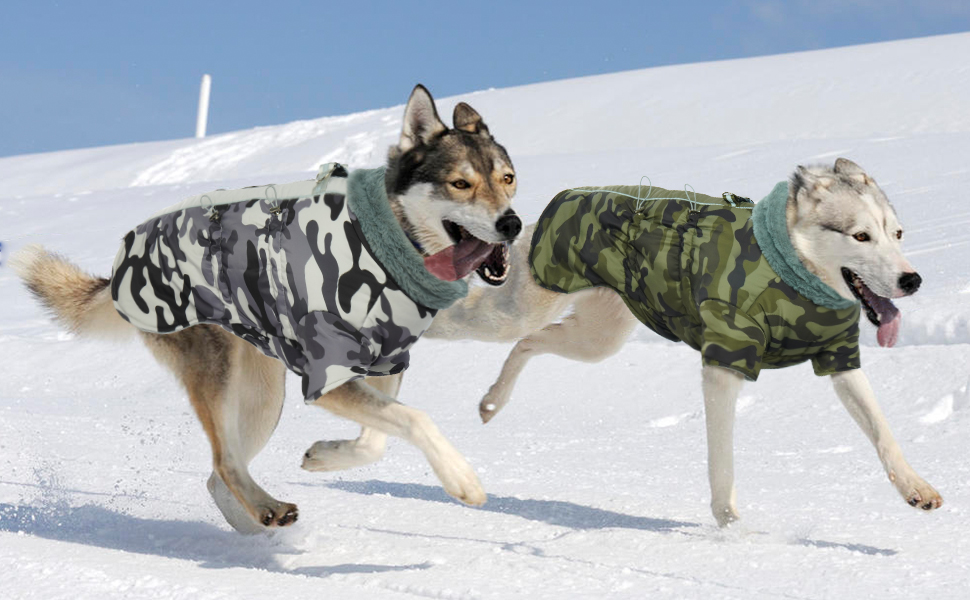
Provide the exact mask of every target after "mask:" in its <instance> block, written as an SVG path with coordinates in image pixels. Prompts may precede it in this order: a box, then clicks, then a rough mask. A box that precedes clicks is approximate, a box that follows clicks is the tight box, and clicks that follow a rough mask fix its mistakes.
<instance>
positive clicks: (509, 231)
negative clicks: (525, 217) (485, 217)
mask: <svg viewBox="0 0 970 600" xmlns="http://www.w3.org/2000/svg"><path fill="white" fill-rule="evenodd" d="M495 229H496V230H497V231H498V232H499V233H501V234H502V235H504V236H505V239H507V240H511V239H514V238H515V236H517V235H519V232H520V231H522V220H521V219H519V215H517V214H515V211H514V210H512V209H511V208H510V209H508V210H507V211H505V213H504V214H503V215H502V216H501V217H499V218H498V221H496V222H495Z"/></svg>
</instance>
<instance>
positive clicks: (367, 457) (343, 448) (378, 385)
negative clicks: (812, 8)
mask: <svg viewBox="0 0 970 600" xmlns="http://www.w3.org/2000/svg"><path fill="white" fill-rule="evenodd" d="M403 376H404V373H398V374H397V375H387V376H384V377H368V378H367V379H365V380H364V383H365V384H366V385H369V386H371V387H373V388H374V389H376V390H378V391H381V392H383V393H385V394H387V395H388V396H390V397H391V398H395V399H396V398H397V394H398V391H400V389H401V379H402V377H403ZM386 448H387V434H386V433H384V432H383V431H380V430H378V429H374V428H373V427H366V426H364V427H361V428H360V435H359V436H358V437H357V439H353V440H321V441H319V442H316V443H315V444H313V445H312V446H310V448H309V449H308V450H307V451H306V452H305V453H304V454H303V465H302V467H303V468H304V469H306V470H307V471H340V470H343V469H352V468H354V467H360V466H363V465H367V464H370V463H373V462H377V461H379V460H380V459H381V457H382V456H384V450H385V449H386Z"/></svg>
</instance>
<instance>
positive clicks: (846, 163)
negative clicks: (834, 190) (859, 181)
mask: <svg viewBox="0 0 970 600" xmlns="http://www.w3.org/2000/svg"><path fill="white" fill-rule="evenodd" d="M835 172H836V173H838V174H839V175H865V174H866V172H865V171H864V170H863V169H862V167H860V166H859V165H857V164H855V163H854V162H852V161H851V160H849V159H848V158H837V159H835Z"/></svg>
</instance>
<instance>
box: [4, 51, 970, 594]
mask: <svg viewBox="0 0 970 600" xmlns="http://www.w3.org/2000/svg"><path fill="white" fill-rule="evenodd" d="M966 56H970V34H962V35H953V36H943V37H935V38H926V39H919V40H909V41H902V42H893V43H887V44H878V45H870V46H860V47H852V48H841V49H835V50H826V51H819V52H809V53H800V54H790V55H783V56H772V57H763V58H755V59H745V60H737V61H726V62H717V63H704V64H696V65H683V66H676V67H664V68H657V69H649V70H643V71H632V72H627V73H617V74H612V75H604V76H598V77H589V78H583V79H575V80H568V81H559V82H551V83H544V84H537V85H531V86H524V87H520V88H512V89H504V90H490V91H486V92H478V93H474V94H468V95H465V96H461V97H455V98H447V99H441V100H440V102H439V108H440V109H441V110H442V113H443V114H450V111H451V108H452V107H453V106H454V104H455V103H456V102H458V101H460V100H464V101H467V102H469V103H471V104H472V105H473V106H475V107H476V108H477V109H478V110H479V111H480V112H481V113H482V114H483V115H484V117H485V119H486V121H487V122H488V123H489V126H490V128H491V130H492V132H493V133H494V134H495V135H496V137H497V138H498V139H499V140H500V141H501V142H502V143H503V144H505V145H506V147H507V148H508V150H509V152H510V154H511V155H512V157H513V159H514V160H515V162H516V166H517V170H518V173H519V179H520V182H521V183H520V188H519V190H520V191H519V196H518V198H517V199H516V204H517V207H518V210H519V211H520V212H521V213H523V214H524V215H525V216H526V217H529V218H531V219H534V218H535V217H537V216H538V214H539V212H540V211H541V209H542V207H543V206H544V205H545V203H546V202H547V201H548V200H549V199H550V198H551V197H552V196H553V195H554V194H555V193H556V192H558V191H559V190H560V189H563V188H565V187H573V186H577V185H587V184H610V183H625V182H635V181H638V180H639V179H640V176H641V175H649V176H650V177H651V179H652V180H653V182H654V183H656V184H657V185H661V186H664V187H668V188H677V187H680V186H682V185H683V184H685V183H689V184H691V185H692V186H693V187H694V188H695V189H697V190H698V191H704V192H707V193H714V194H718V193H720V192H721V191H725V190H730V191H734V192H737V193H740V194H744V195H749V196H751V197H753V198H760V197H761V196H763V195H765V194H766V193H767V192H768V191H769V190H770V188H771V186H772V185H773V184H774V183H775V182H776V181H778V180H781V179H784V178H785V177H786V176H787V174H788V173H789V172H790V170H791V169H792V168H793V166H794V165H796V164H800V163H801V164H803V163H807V162H822V161H833V160H834V159H835V157H837V156H848V157H850V158H852V159H853V160H855V161H857V162H858V163H860V164H861V165H863V166H864V167H866V168H867V169H868V170H869V172H870V173H871V174H872V175H873V176H874V177H875V178H876V179H877V181H879V183H880V184H881V185H882V186H883V188H884V189H885V190H886V191H887V193H888V194H889V197H890V198H891V199H892V200H893V202H894V204H895V206H896V208H897V210H898V212H899V214H900V217H901V220H902V222H903V224H904V226H905V227H906V231H907V238H906V248H907V251H908V254H909V256H910V257H911V258H912V262H913V263H914V264H915V265H916V266H917V268H918V269H919V271H920V273H921V274H922V275H923V278H924V285H923V288H922V289H921V290H920V292H919V294H917V295H916V296H915V297H913V298H910V299H906V300H903V301H900V302H899V303H898V305H899V307H900V308H901V310H902V311H903V319H904V320H903V332H902V339H901V344H900V346H899V347H897V348H896V349H893V350H883V349H880V348H877V347H871V346H872V345H873V343H872V340H873V339H874V335H873V333H872V331H869V330H867V332H866V336H867V338H866V339H867V341H868V342H869V344H870V345H869V346H867V347H866V348H865V349H864V358H863V361H864V364H865V365H866V369H867V372H868V373H869V374H870V377H871V378H872V380H873V386H874V388H875V390H876V393H877V395H878V396H879V398H880V401H881V403H882V405H883V408H884V410H885V412H886V413H887V415H888V417H889V420H890V423H891V424H892V425H893V426H894V431H895V433H896V435H897V437H898V438H899V440H900V442H901V444H902V445H903V448H904V450H905V451H906V453H907V457H908V459H909V461H910V462H911V463H912V464H913V465H914V466H915V467H916V468H917V470H918V471H920V472H921V473H922V474H923V475H924V476H925V477H926V478H927V479H928V480H929V481H930V482H931V483H933V484H934V485H936V486H937V487H938V489H939V490H940V491H941V492H942V493H943V496H944V499H945V504H944V507H943V508H942V509H941V510H940V511H937V512H936V513H933V514H922V513H919V512H917V511H914V510H912V509H910V508H909V507H908V506H906V505H905V504H904V503H903V502H902V500H901V499H900V498H899V497H898V496H897V495H896V493H895V491H894V490H893V489H892V488H891V486H890V485H889V483H888V482H886V481H885V476H884V475H883V474H882V472H881V468H880V466H879V464H878V461H877V459H876V456H875V453H874V451H873V450H872V448H871V447H870V446H869V443H868V441H867V440H866V439H865V438H864V437H863V435H862V434H861V433H860V432H859V431H858V430H857V428H856V427H855V425H854V423H853V422H852V420H851V419H850V418H849V417H848V416H847V415H846V414H845V411H844V410H843V409H842V407H841V406H840V405H839V403H838V401H837V399H836V398H835V396H834V394H833V393H832V392H831V390H830V389H829V388H828V385H827V382H826V381H824V380H821V379H817V378H815V377H814V375H812V373H811V369H810V368H808V367H805V366H804V365H803V366H802V367H798V368H793V369H788V370H785V371H781V372H766V373H765V374H764V375H763V376H762V380H761V381H759V383H758V384H757V385H751V386H749V387H747V388H746V389H745V391H744V392H743V398H742V402H741V407H742V408H741V412H740V415H739V420H738V429H737V442H736V449H737V469H738V473H737V476H738V485H739V505H740V507H741V510H742V514H743V516H744V522H743V523H744V524H743V525H742V526H741V527H739V528H737V529H735V530H732V531H728V532H721V531H718V530H717V529H716V528H715V527H713V525H712V518H711V517H710V514H709V510H708V508H707V502H708V490H707V482H706V473H705V449H704V443H703V441H704V425H703V417H702V413H701V405H702V403H701V399H700V386H699V384H698V382H697V374H698V373H697V363H696V356H694V355H693V353H692V351H691V350H690V349H689V348H686V347H685V346H683V345H679V346H677V345H671V344H666V343H664V342H662V341H660V340H659V339H658V338H657V337H656V336H652V335H648V334H647V333H643V332H641V333H638V334H636V335H635V336H634V338H633V340H632V341H631V342H630V343H628V344H627V346H626V347H625V348H624V350H623V351H622V352H621V353H620V354H619V355H617V356H615V357H613V358H612V359H610V360H608V361H606V362H604V363H602V364H600V365H584V364H576V363H571V362H568V361H565V360H563V359H558V358H552V357H542V358H539V359H536V360H535V362H534V363H533V364H531V365H530V366H529V368H528V369H527V370H526V372H525V374H524V375H523V378H522V380H521V384H520V386H519V387H518V388H517V391H516V394H515V398H514V400H513V402H512V404H511V405H510V406H509V407H508V408H506V409H505V411H504V412H503V413H502V415H501V416H500V417H498V418H497V419H495V421H493V422H492V423H491V424H489V425H488V426H487V427H483V426H481V425H480V423H479V422H478V419H477V413H476V406H477V401H478V399H479V398H480V397H481V395H482V393H484V391H485V390H486V389H487V387H488V384H489V383H490V382H491V379H492V378H493V377H494V376H495V374H496V373H497V371H498V368H499V366H500V365H501V361H502V360H503V358H504V356H505V353H506V352H507V351H508V348H507V347H505V346H502V345H487V344H481V343H472V342H462V343H451V344H448V343H443V342H438V341H435V340H425V341H423V342H422V343H421V344H419V345H418V347H417V348H416V350H415V351H414V352H413V361H412V365H413V366H412V368H411V370H410V371H409V373H408V375H407V377H406V378H405V386H404V389H403V391H402V400H403V401H405V402H407V403H409V404H413V405H416V406H418V407H420V408H422V409H425V410H427V411H428V412H429V413H430V414H431V415H432V417H433V418H434V419H435V420H436V422H437V423H438V424H439V426H440V427H441V429H442V430H443V431H444V432H445V433H446V434H447V435H448V436H449V437H450V438H451V439H452V440H453V441H454V442H455V444H456V445H457V446H458V447H459V449H461V450H462V451H463V452H464V453H465V454H466V456H467V457H468V458H469V460H470V461H471V462H472V464H474V465H475V466H476V467H477V468H478V470H479V472H480V476H481V479H482V481H483V483H484V485H485V487H486V489H487V490H488V491H489V493H490V497H489V502H488V503H487V504H486V505H485V507H484V508H483V509H469V508H467V507H463V506H461V505H459V504H457V503H455V502H453V501H451V500H449V499H448V498H447V496H446V495H445V494H444V492H443V491H441V490H440V488H439V487H438V486H437V483H436V480H435V478H434V476H433V474H432V473H431V472H430V469H429V468H428V467H427V465H426V463H425V462H424V460H423V458H422V457H421V456H420V454H419V453H418V452H417V451H416V450H414V449H413V448H411V447H409V446H407V445H406V444H404V443H399V442H398V443H394V442H392V444H391V447H390V449H389V452H388V456H387V457H386V458H385V459H384V460H383V461H382V462H380V463H378V464H376V465H373V466H369V467H365V468H360V469H357V470H354V471H348V472H344V473H337V474H329V475H327V474H311V473H306V472H304V471H301V470H300V469H299V458H300V456H301V454H302V452H303V450H305V449H306V447H308V446H309V445H310V444H311V443H312V442H313V441H315V440H317V439H329V438H336V437H347V436H351V435H353V434H354V433H355V430H354V427H353V426H351V425H350V424H347V423H345V422H342V421H339V420H337V419H335V418H333V417H331V416H328V415H326V414H324V413H323V412H322V411H319V410H318V409H315V408H308V407H305V406H303V405H302V403H301V402H300V401H299V393H298V385H295V384H296V382H295V380H294V381H293V382H291V383H293V384H294V385H291V386H290V387H291V393H290V396H291V398H290V400H289V402H288V403H287V406H286V408H285V410H284V414H283V418H282V421H281V423H280V426H279V429H278V431H277V435H276V436H275V437H274V438H273V440H271V442H270V444H269V445H268V447H267V448H266V450H264V451H263V453H262V454H261V455H260V456H259V457H258V458H257V459H256V461H255V462H254V466H253V471H254V474H255V476H256V478H257V479H258V480H259V481H260V482H261V483H263V484H264V486H265V487H266V488H267V489H268V490H269V491H270V492H271V493H273V494H274V495H276V496H277V497H279V498H281V499H285V500H288V501H294V502H296V503H297V504H299V505H300V508H301V519H300V521H299V522H298V523H297V525H296V526H294V527H293V528H291V529H290V530H287V531H284V532H281V533H280V534H278V535H276V536H274V537H271V538H242V537H240V536H238V535H236V534H235V533H233V532H231V531H230V530H229V528H228V526H227V525H225V524H224V523H223V522H222V520H221V518H220V516H219V515H218V513H217V511H216V509H215V508H214V507H213V506H212V505H211V502H210V500H209V498H208V494H207V493H206V492H205V489H204V485H203V483H204V480H205V477H206V476H207V475H208V472H209V455H208V449H207V444H206V443H205V440H204V437H203V435H202V432H201V429H200V427H199V426H198V425H197V424H196V422H195V420H194V417H192V415H191V414H190V409H189V406H188V403H187V400H186V399H185V397H184V394H183V393H182V391H181V390H180V389H179V388H178V387H177V386H176V385H175V383H174V382H173V381H172V379H171V378H170V377H169V376H168V375H167V374H166V373H165V372H164V371H163V370H162V369H161V368H160V367H158V366H157V365H155V364H154V363H153V362H152V361H151V359H150V358H149V357H148V356H147V353H146V352H145V351H144V349H142V348H140V347H139V346H137V345H134V344H132V345H128V346H112V345H105V344H100V343H93V342H85V341H80V340H75V339H70V336H67V335H65V334H63V333H61V332H59V331H58V330H57V329H56V328H54V327H53V326H52V325H51V324H50V323H49V321H48V320H47V318H46V317H45V316H44V315H43V314H42V313H41V312H40V310H39V309H38V308H37V306H36V305H35V304H34V303H33V302H32V301H31V300H30V299H29V298H28V297H27V295H26V293H25V292H24V291H23V290H22V289H21V287H20V285H19V283H18V282H17V281H15V280H14V278H13V275H12V273H11V272H10V271H9V270H8V269H5V268H2V267H0V298H2V303H3V304H2V307H3V311H2V313H0V365H2V367H0V369H2V371H0V372H2V374H3V375H2V377H0V465H2V466H3V470H2V473H3V475H2V476H0V598H2V599H6V598H72V599H73V598H98V599H100V598H267V597H268V598H275V597H282V596H284V595H285V596H286V597H288V598H319V597H320V596H321V595H328V596H330V597H337V598H352V597H353V598H359V597H367V598H407V597H415V596H417V597H431V598H495V597H519V596H526V595H528V596H530V597H532V598H563V597H607V596H609V597H622V598H643V597H647V596H649V597H657V598H704V599H707V598H744V599H756V598H779V597H781V598H818V599H821V598H831V597H836V596H840V597H845V598H866V597H878V598H910V597H913V596H916V595H919V596H928V597H936V598H964V597H966V596H967V593H968V590H970V566H968V564H967V563H968V561H967V557H968V556H970V512H968V511H970V465H968V464H967V461H966V457H967V456H968V451H970V441H968V435H967V434H968V428H970V389H968V385H970V233H968V232H970V206H968V205H967V203H966V202H965V201H964V193H963V191H964V190H965V189H967V188H968V184H970V167H968V166H967V160H966V157H968V156H970V113H968V112H967V110H966V107H967V106H970V76H968V75H970V67H968V66H967V64H966V60H965V57H966ZM433 91H434V90H432V92H433ZM407 93H408V90H402V91H401V95H402V100H403V99H405V98H406V96H407ZM400 116H401V107H394V108H389V109H386V110H377V111H369V112H366V113H359V114H355V115H348V116H342V117H327V118H322V119H317V120H312V121H302V122H296V123H290V124H286V125H281V126H277V127H263V128H258V129H254V130H249V131H240V132H233V133H229V134H224V135H219V136H213V137H211V138H207V139H205V140H174V141H169V142H157V143H150V144H131V145H126V146H116V147H107V148H94V149H87V150H76V151H69V152H58V153H51V154H40V155H28V156H19V157H12V158H6V159H0V181H3V182H4V185H3V188H2V190H0V241H2V242H3V243H4V249H5V250H10V249H15V248H17V247H19V246H21V245H23V244H26V243H31V242H39V243H43V244H45V245H46V246H48V247H50V248H52V249H55V250H57V251H60V252H63V253H65V254H67V255H68V256H70V257H71V258H72V259H75V260H76V261H77V262H79V263H80V264H81V265H82V266H83V267H84V268H86V269H89V270H91V271H93V272H99V273H104V272H105V271H106V269H107V268H108V267H109V265H110V262H111V259H112V257H113V256H114V253H115V251H116V250H117V244H118V240H119V236H120V235H121V233H123V232H124V231H126V230H127V229H128V228H130V226H131V225H133V224H134V223H137V222H139V221H140V220H142V219H143V218H145V217H146V216H147V215H149V214H151V213H153V212H155V211H156V210H158V209H159V208H161V207H164V206H167V205H169V204H172V203H174V202H176V201H178V200H180V199H182V198H183V197H185V196H188V195H191V194H194V193H197V192H200V191H207V190H210V189H215V188H219V187H237V186H241V185H253V184H262V183H267V182H271V181H276V182H284V181H289V180H293V179H298V178H308V177H310V176H311V174H312V171H313V170H314V169H315V167H316V166H317V165H318V164H319V163H321V162H326V161H330V160H340V161H342V162H347V163H349V164H351V165H353V166H372V165H377V164H380V163H381V162H382V161H383V157H384V154H385V152H386V147H387V145H388V144H389V143H391V142H392V141H393V140H394V139H395V138H396V136H397V133H398V131H399V128H400ZM869 329H871V328H869ZM469 364H472V365H474V367H473V368H468V367H467V365H469ZM441 372H447V373H457V374H460V376H457V377H452V378H449V379H447V380H445V381H441V380H439V379H437V378H436V376H437V374H439V373H441ZM659 374H662V375H659Z"/></svg>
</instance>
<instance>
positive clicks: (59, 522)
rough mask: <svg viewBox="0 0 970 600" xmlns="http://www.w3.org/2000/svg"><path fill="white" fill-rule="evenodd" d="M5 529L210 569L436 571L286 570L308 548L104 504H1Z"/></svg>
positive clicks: (352, 568)
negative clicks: (284, 562)
mask: <svg viewBox="0 0 970 600" xmlns="http://www.w3.org/2000/svg"><path fill="white" fill-rule="evenodd" d="M0 532H8V533H21V532H22V533H25V534H28V535H33V536H37V537H40V538H45V539H49V540H55V541H59V542H71V543H75V544H84V545H89V546H97V547H100V548H106V549H109V550H120V551H122V552H133V553H136V554H150V555H155V556H162V557H166V558H175V559H181V560H190V561H195V562H197V563H198V564H199V566H200V567H202V568H204V569H228V568H237V567H243V568H255V569H264V570H267V571H272V572H276V573H287V574H292V575H305V576H307V577H329V576H330V575H335V574H338V573H340V574H348V573H384V572H388V571H410V570H423V569H430V568H431V566H432V565H431V563H417V564H404V565H379V564H339V565H328V566H304V567H296V568H291V569H288V568H285V567H283V566H281V565H280V564H279V562H278V560H277V558H276V557H277V556H278V555H281V554H290V555H298V554H303V553H304V551H303V550H300V549H297V548H293V547H292V546H290V545H289V544H287V543H286V542H282V541H279V540H277V539H274V538H273V537H268V536H258V535H257V536H241V535H240V534H238V533H236V532H235V531H231V530H224V529H220V528H218V527H215V526H213V525H211V524H209V523H203V522H200V521H180V520H171V519H144V518H141V517H135V516H132V515H127V514H124V513H120V512H115V511H112V510H110V509H108V508H105V507H103V506H98V505H94V504H86V505H83V506H69V505H67V504H66V503H58V504H55V505H50V504H44V503H37V504H33V503H31V502H22V503H19V504H9V503H2V502H0Z"/></svg>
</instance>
